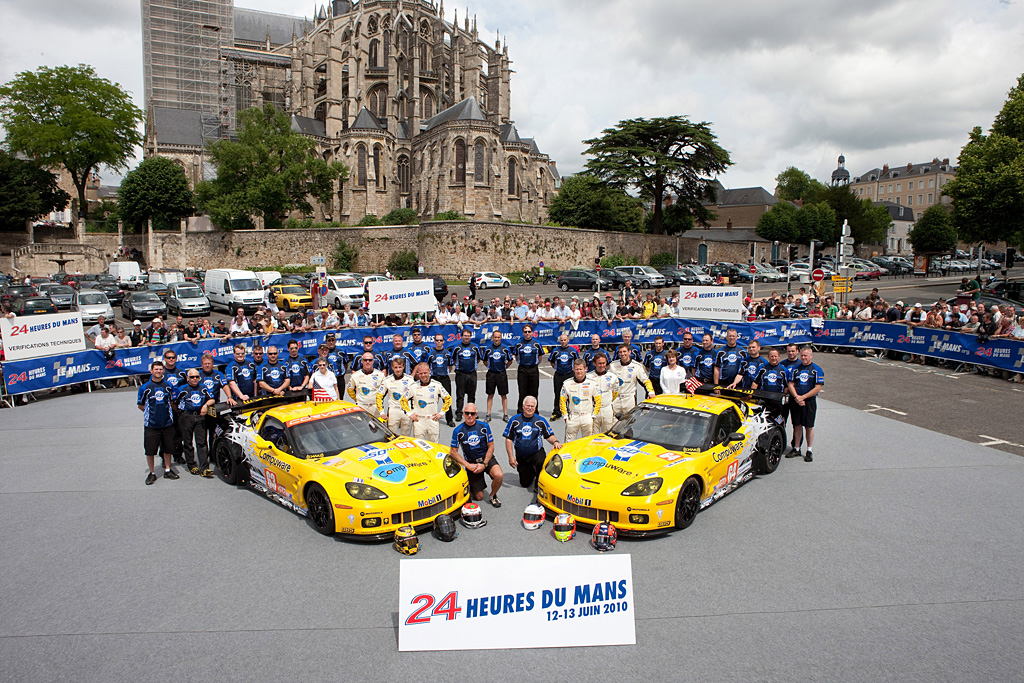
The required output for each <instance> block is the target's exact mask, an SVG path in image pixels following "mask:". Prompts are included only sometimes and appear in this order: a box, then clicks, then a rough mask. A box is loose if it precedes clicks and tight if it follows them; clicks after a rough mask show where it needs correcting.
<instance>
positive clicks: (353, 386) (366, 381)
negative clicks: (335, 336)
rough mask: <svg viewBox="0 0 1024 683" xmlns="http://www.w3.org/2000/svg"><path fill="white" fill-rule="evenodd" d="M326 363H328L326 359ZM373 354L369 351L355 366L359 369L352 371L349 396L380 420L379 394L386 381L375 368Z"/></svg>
mask: <svg viewBox="0 0 1024 683" xmlns="http://www.w3.org/2000/svg"><path fill="white" fill-rule="evenodd" d="M323 360H324V362H328V361H327V359H326V358H324V359H323ZM373 363H374V358H373V354H372V353H370V352H369V351H367V352H366V353H364V354H363V355H362V356H360V358H359V360H357V361H356V363H355V365H356V366H358V368H359V369H358V370H357V369H353V370H352V377H351V381H350V382H349V385H348V395H349V396H351V397H352V400H353V401H355V402H356V405H357V406H359V407H360V408H362V409H363V410H365V411H366V412H367V413H369V414H370V415H372V416H373V417H376V418H380V416H381V414H380V410H378V408H377V394H378V392H379V391H380V385H381V382H383V381H384V373H383V372H381V371H380V370H378V369H376V368H375V367H373Z"/></svg>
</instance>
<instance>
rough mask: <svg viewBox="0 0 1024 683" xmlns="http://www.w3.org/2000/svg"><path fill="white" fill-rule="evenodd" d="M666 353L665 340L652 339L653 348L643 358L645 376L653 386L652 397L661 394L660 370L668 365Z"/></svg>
mask: <svg viewBox="0 0 1024 683" xmlns="http://www.w3.org/2000/svg"><path fill="white" fill-rule="evenodd" d="M667 353H668V351H666V350H665V338H664V337H661V336H658V337H655V338H654V348H653V349H651V350H650V351H648V352H647V355H646V356H644V367H645V368H647V376H648V377H650V378H651V384H653V385H654V395H655V396H657V395H658V394H661V393H663V392H662V390H661V369H662V368H663V367H665V366H666V365H668V357H667V355H666V354H667Z"/></svg>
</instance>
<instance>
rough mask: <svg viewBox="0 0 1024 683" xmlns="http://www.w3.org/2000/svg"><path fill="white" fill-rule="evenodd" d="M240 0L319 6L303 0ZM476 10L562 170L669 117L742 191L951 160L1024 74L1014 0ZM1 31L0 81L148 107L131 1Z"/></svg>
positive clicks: (60, 6)
mask: <svg viewBox="0 0 1024 683" xmlns="http://www.w3.org/2000/svg"><path fill="white" fill-rule="evenodd" d="M322 1H324V2H326V0H322ZM239 4H240V5H241V6H245V7H251V8H254V9H262V10H268V11H274V12H281V13H286V14H297V15H306V16H309V15H311V13H312V12H313V4H312V3H307V2H305V1H299V0H240V2H239ZM456 6H458V5H455V4H451V5H449V6H448V7H447V8H446V14H447V18H448V19H449V20H451V19H452V18H453V15H454V11H455V7H456ZM469 9H470V12H471V13H476V16H477V21H478V26H479V28H480V32H481V35H482V36H485V37H486V39H487V40H488V42H493V40H494V36H495V31H500V34H501V36H502V40H503V42H504V40H505V39H506V37H507V40H508V45H509V48H508V49H509V56H510V57H511V58H512V60H513V68H514V69H515V71H516V73H515V74H514V75H513V90H512V94H513V101H512V113H513V117H514V118H515V120H516V124H517V126H518V127H519V130H520V133H521V134H523V135H526V136H533V137H536V139H537V142H538V144H539V145H540V148H541V149H542V150H543V151H545V152H547V153H549V154H550V155H551V156H552V157H553V158H554V159H555V160H556V161H557V162H558V165H559V170H560V171H561V172H562V173H564V174H568V173H572V172H575V171H577V170H579V169H580V168H582V166H583V164H584V163H585V159H584V157H582V156H581V152H582V151H583V150H584V148H585V146H584V145H583V144H582V140H584V139H586V138H590V137H593V136H595V135H598V134H599V133H600V132H601V130H603V129H604V128H608V127H610V126H613V125H614V124H615V123H616V122H617V121H619V120H621V119H626V118H632V117H638V116H643V117H653V116H668V115H672V114H683V115H687V116H689V117H690V118H691V119H693V120H697V121H709V122H711V124H712V127H713V130H714V132H715V133H716V135H717V136H718V139H719V142H720V143H721V144H722V145H723V146H724V147H725V148H726V149H728V150H729V151H730V153H731V155H732V159H733V161H734V162H735V165H734V166H733V167H732V168H731V169H730V170H729V172H728V173H727V174H726V175H725V176H724V177H723V179H722V180H723V182H724V183H725V184H726V185H728V186H731V187H741V186H746V185H762V186H764V187H766V188H768V189H769V190H771V189H773V185H774V177H775V175H776V174H777V173H778V172H779V171H781V170H782V169H783V168H785V167H786V166H789V165H795V166H798V167H800V168H803V169H804V170H806V171H808V172H809V173H811V174H812V175H814V176H815V177H818V178H821V179H827V178H828V177H829V175H830V174H831V171H832V169H833V168H834V167H835V159H836V157H837V156H838V155H839V154H840V153H843V154H845V155H846V159H847V167H848V168H849V169H850V171H851V173H853V174H855V175H856V174H858V173H860V172H863V171H866V170H868V169H870V168H872V167H875V166H881V165H882V164H884V163H888V164H890V165H894V166H895V165H902V164H905V163H907V162H908V161H914V162H919V161H924V160H928V159H931V158H932V157H934V156H938V157H950V158H951V159H954V158H955V157H956V156H957V155H958V153H959V151H960V147H961V146H962V145H963V143H964V142H965V140H966V138H967V133H968V131H969V130H970V129H971V128H972V127H973V126H975V125H980V126H983V127H986V128H987V127H988V126H989V125H990V124H991V121H992V118H993V116H994V115H995V113H996V112H997V111H998V109H999V108H1000V106H1001V105H1002V102H1003V100H1004V98H1005V94H1006V91H1007V90H1009V88H1011V87H1012V86H1013V85H1014V84H1015V82H1016V78H1017V76H1018V75H1020V73H1021V72H1022V71H1024V68H1022V67H1021V60H1020V56H1021V54H1022V49H1021V48H1022V42H1024V3H1020V2H1000V0H977V1H976V2H971V3H962V2H957V1H956V0H861V2H858V3H849V2H839V1H838V0H775V1H774V2H764V1H763V0H730V2H719V3H706V2H696V1H695V0H672V1H666V0H633V1H632V2H629V3H623V2H613V1H612V0H588V2H576V1H573V0H552V1H549V2H536V1H530V0H525V1H523V2H518V3H509V2H505V3H494V2H483V3H480V4H479V6H477V7H473V6H470V8H469ZM465 11H466V10H465V4H463V5H462V6H461V7H459V15H460V16H459V20H460V23H461V22H462V21H463V19H464V17H465ZM0 26H2V27H3V28H2V29H0V30H2V32H3V33H2V40H0V81H6V80H9V79H10V78H11V77H13V76H14V75H15V74H16V73H18V72H20V71H24V70H29V69H34V68H36V67H37V66H39V65H41V64H48V65H57V64H65V63H71V64H74V63H79V62H85V63H88V64H92V65H93V66H95V68H96V70H97V71H98V72H99V73H100V74H101V75H102V76H104V77H106V78H109V79H110V80H113V81H117V82H119V83H121V84H122V85H123V86H124V87H125V88H127V89H128V90H129V91H131V92H132V93H133V94H134V96H135V99H136V102H137V103H138V104H139V106H142V105H143V102H142V48H141V18H140V9H139V2H138V0H96V1H95V2H91V3H69V2H66V0H5V1H3V2H0Z"/></svg>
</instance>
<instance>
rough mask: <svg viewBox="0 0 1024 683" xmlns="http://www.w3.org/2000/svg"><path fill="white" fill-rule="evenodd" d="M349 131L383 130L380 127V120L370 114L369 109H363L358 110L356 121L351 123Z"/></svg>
mask: <svg viewBox="0 0 1024 683" xmlns="http://www.w3.org/2000/svg"><path fill="white" fill-rule="evenodd" d="M350 130H384V126H382V125H381V123H380V119H378V118H377V117H376V116H374V115H373V114H371V113H370V110H369V109H367V108H366V107H363V108H362V109H360V110H359V115H358V116H356V120H355V121H353V122H352V125H351V127H350Z"/></svg>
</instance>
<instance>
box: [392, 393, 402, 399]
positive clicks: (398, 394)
mask: <svg viewBox="0 0 1024 683" xmlns="http://www.w3.org/2000/svg"><path fill="white" fill-rule="evenodd" d="M391 398H393V399H394V400H396V401H401V400H402V395H401V394H400V393H398V392H397V391H393V392H391Z"/></svg>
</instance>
